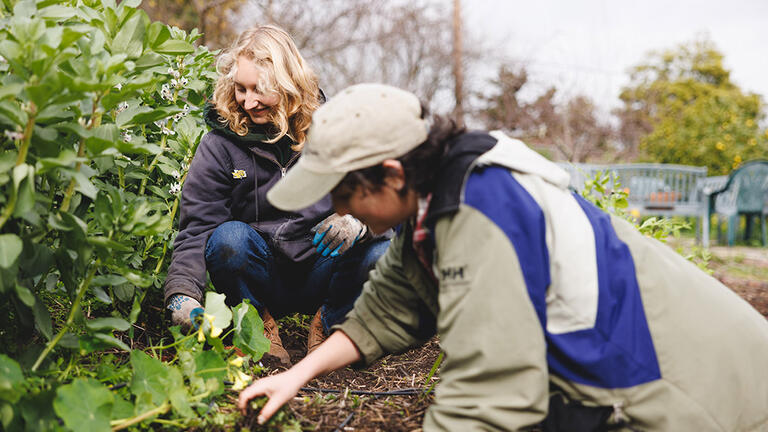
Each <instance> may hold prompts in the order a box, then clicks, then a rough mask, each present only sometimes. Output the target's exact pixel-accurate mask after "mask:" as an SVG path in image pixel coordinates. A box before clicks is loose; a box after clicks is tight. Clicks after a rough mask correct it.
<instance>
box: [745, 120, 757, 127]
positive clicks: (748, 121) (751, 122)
mask: <svg viewBox="0 0 768 432" xmlns="http://www.w3.org/2000/svg"><path fill="white" fill-rule="evenodd" d="M745 124H746V125H747V127H752V126H754V125H755V122H754V121H753V120H752V119H747V121H746V122H745Z"/></svg>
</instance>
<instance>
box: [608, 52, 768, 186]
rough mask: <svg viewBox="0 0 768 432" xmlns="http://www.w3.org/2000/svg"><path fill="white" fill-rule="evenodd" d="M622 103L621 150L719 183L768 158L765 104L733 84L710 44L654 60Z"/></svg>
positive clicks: (635, 76)
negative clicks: (705, 171) (703, 171)
mask: <svg viewBox="0 0 768 432" xmlns="http://www.w3.org/2000/svg"><path fill="white" fill-rule="evenodd" d="M620 98H621V100H622V101H623V102H624V106H623V107H622V108H621V109H619V110H617V111H616V112H615V114H617V116H618V117H619V119H620V121H621V126H620V137H621V138H622V142H623V143H624V144H625V146H626V147H627V148H630V149H635V151H636V149H639V150H640V151H641V152H644V153H645V155H646V156H645V157H647V158H650V159H651V160H653V161H656V162H662V163H679V164H686V165H699V166H707V167H708V168H709V174H710V175H716V174H725V173H727V172H729V171H731V170H732V169H735V168H737V167H738V166H739V165H740V164H741V163H742V162H743V161H747V160H750V159H755V158H764V157H765V155H766V150H768V146H767V145H766V141H767V140H766V135H765V132H762V133H761V131H760V126H759V123H760V121H761V120H762V119H763V118H764V113H763V105H762V101H761V99H760V96H758V95H756V94H750V93H744V92H742V90H741V89H740V88H739V87H738V86H736V85H735V84H734V83H733V82H732V81H731V79H730V72H729V71H728V70H727V69H725V67H724V66H723V55H722V54H721V53H720V52H719V51H718V50H717V49H716V48H715V47H714V45H713V43H712V42H711V41H709V40H706V39H702V40H697V41H694V42H691V43H688V44H683V45H680V46H678V47H677V48H676V49H673V50H668V51H664V52H661V53H651V54H650V55H649V56H648V58H647V59H646V60H645V62H644V63H642V64H640V65H638V66H636V67H635V68H634V69H633V71H632V75H631V82H630V84H629V85H627V86H626V87H625V88H624V89H623V90H622V92H621V95H620Z"/></svg>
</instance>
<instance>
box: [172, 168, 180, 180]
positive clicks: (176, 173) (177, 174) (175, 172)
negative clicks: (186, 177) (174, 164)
mask: <svg viewBox="0 0 768 432" xmlns="http://www.w3.org/2000/svg"><path fill="white" fill-rule="evenodd" d="M171 175H172V176H173V177H174V178H175V179H180V178H181V174H179V172H178V171H176V170H173V172H172V173H171Z"/></svg>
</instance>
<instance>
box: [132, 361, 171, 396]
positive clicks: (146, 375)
mask: <svg viewBox="0 0 768 432" xmlns="http://www.w3.org/2000/svg"><path fill="white" fill-rule="evenodd" d="M131 366H132V367H133V378H132V379H131V386H130V388H131V393H133V394H134V395H136V396H139V395H141V394H142V393H149V394H150V395H152V403H154V404H155V405H160V404H162V403H163V402H165V401H166V400H167V393H166V388H165V382H164V381H165V380H164V379H163V377H165V376H166V375H167V374H168V373H169V367H168V366H166V365H164V364H163V363H162V362H161V361H160V360H158V359H156V358H154V357H150V356H149V355H147V354H146V353H144V352H143V351H139V350H133V351H131Z"/></svg>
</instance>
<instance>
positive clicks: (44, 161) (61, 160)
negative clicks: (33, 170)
mask: <svg viewBox="0 0 768 432" xmlns="http://www.w3.org/2000/svg"><path fill="white" fill-rule="evenodd" d="M78 161H79V162H84V161H85V158H78V157H77V154H76V153H75V152H74V151H72V150H69V149H64V150H63V151H62V152H61V153H59V155H58V156H57V157H55V158H40V159H38V160H37V163H38V164H39V167H38V171H37V172H38V173H40V174H43V173H46V172H48V171H50V170H51V169H53V168H60V167H68V168H69V167H74V165H75V163H76V162H78Z"/></svg>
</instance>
